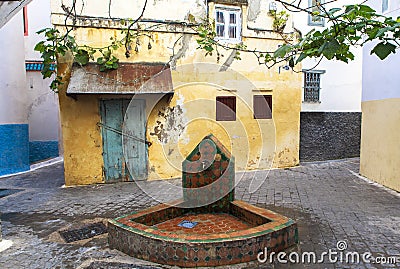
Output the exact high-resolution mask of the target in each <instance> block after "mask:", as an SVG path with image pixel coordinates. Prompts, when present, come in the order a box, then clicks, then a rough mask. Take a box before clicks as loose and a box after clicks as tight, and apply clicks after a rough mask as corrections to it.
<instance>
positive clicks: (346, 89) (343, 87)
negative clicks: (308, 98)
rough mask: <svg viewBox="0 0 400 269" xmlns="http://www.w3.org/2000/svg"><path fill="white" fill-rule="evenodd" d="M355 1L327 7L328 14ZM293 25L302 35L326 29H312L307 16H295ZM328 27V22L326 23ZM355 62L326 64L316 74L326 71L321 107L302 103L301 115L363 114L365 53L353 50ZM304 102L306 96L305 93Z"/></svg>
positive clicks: (306, 63)
mask: <svg viewBox="0 0 400 269" xmlns="http://www.w3.org/2000/svg"><path fill="white" fill-rule="evenodd" d="M358 2H359V1H354V0H338V1H334V2H333V3H331V4H328V5H326V7H327V9H328V10H329V9H330V8H332V7H342V6H343V5H346V4H352V3H358ZM303 7H304V8H307V7H308V0H305V1H303ZM293 16H294V18H293V21H294V26H295V27H296V29H298V30H300V31H301V33H302V34H303V35H305V34H306V33H308V32H309V31H311V30H312V29H313V28H315V29H316V30H319V31H322V30H323V27H318V26H309V25H308V14H306V13H305V12H299V13H293ZM325 25H326V22H325ZM352 52H353V54H354V55H355V60H354V61H350V62H349V63H348V64H346V63H343V62H339V61H327V60H323V61H322V62H321V63H320V64H319V65H318V66H317V67H316V68H315V70H324V71H325V73H324V74H322V75H321V91H320V101H321V102H320V103H305V102H303V103H302V111H321V112H322V111H323V112H360V111H361V88H362V71H361V70H362V49H361V48H355V49H353V50H352ZM317 62H318V60H314V59H306V60H303V61H302V65H303V69H310V68H312V67H314V66H315V65H316V64H317ZM302 95H303V99H304V92H303V93H302Z"/></svg>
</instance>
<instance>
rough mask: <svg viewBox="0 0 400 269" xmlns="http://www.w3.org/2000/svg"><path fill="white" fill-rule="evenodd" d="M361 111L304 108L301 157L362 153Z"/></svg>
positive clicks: (312, 158) (316, 158)
mask: <svg viewBox="0 0 400 269" xmlns="http://www.w3.org/2000/svg"><path fill="white" fill-rule="evenodd" d="M360 139H361V112H301V113H300V161H323V160H334V159H343V158H350V157H357V156H360Z"/></svg>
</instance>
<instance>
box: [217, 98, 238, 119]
mask: <svg viewBox="0 0 400 269" xmlns="http://www.w3.org/2000/svg"><path fill="white" fill-rule="evenodd" d="M216 101H217V102H216V103H217V115H216V119H217V121H235V120H236V97H235V96H217V99H216Z"/></svg>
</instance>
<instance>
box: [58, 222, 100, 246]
mask: <svg viewBox="0 0 400 269" xmlns="http://www.w3.org/2000/svg"><path fill="white" fill-rule="evenodd" d="M58 233H59V234H60V235H61V237H62V238H63V239H64V241H65V242H67V243H71V242H75V241H79V240H83V239H89V238H92V237H94V236H97V235H101V234H105V233H107V227H106V225H104V223H102V222H97V223H91V224H87V225H84V226H82V227H80V228H77V229H70V230H64V231H59V232H58Z"/></svg>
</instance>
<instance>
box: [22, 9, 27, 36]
mask: <svg viewBox="0 0 400 269" xmlns="http://www.w3.org/2000/svg"><path fill="white" fill-rule="evenodd" d="M22 15H23V17H22V19H23V23H24V36H27V35H28V10H27V7H26V6H24V8H23V11H22Z"/></svg>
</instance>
